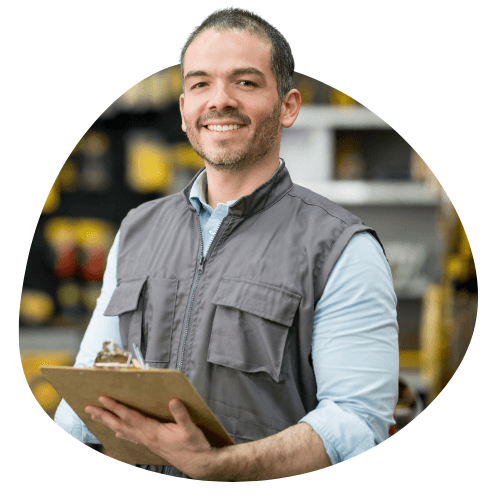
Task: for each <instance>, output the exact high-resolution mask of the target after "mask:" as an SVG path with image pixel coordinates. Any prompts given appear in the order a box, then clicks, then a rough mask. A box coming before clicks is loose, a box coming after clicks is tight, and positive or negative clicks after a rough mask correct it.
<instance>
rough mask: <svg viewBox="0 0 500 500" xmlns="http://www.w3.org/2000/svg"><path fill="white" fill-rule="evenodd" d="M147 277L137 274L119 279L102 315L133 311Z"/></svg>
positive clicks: (116, 314) (115, 314)
mask: <svg viewBox="0 0 500 500" xmlns="http://www.w3.org/2000/svg"><path fill="white" fill-rule="evenodd" d="M147 279H148V277H147V276H139V277H134V278H126V279H124V280H122V281H120V282H119V283H118V285H117V286H116V289H115V291H114V292H113V296H112V297H111V300H110V301H109V304H108V307H107V308H106V310H105V311H104V316H118V315H119V314H123V313H125V312H129V311H135V310H136V309H137V305H138V303H139V297H140V296H141V291H142V288H143V286H144V283H146V281H147Z"/></svg>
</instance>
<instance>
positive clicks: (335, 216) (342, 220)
mask: <svg viewBox="0 0 500 500" xmlns="http://www.w3.org/2000/svg"><path fill="white" fill-rule="evenodd" d="M290 191H291V190H290ZM289 193H290V192H288V193H287V194H288V195H289V196H291V197H292V198H298V199H299V200H300V201H301V202H302V203H305V204H306V205H309V206H310V207H317V208H321V210H324V211H325V212H326V213H327V214H328V215H329V216H330V217H334V218H335V219H338V220H339V221H341V222H343V223H344V224H345V225H346V226H349V225H350V224H349V223H348V222H346V221H345V220H344V219H341V218H340V217H338V216H337V215H333V214H331V213H330V212H329V211H328V210H327V209H326V208H324V207H322V206H321V205H316V204H314V203H309V202H307V201H305V200H304V199H303V198H301V197H300V196H297V195H296V194H289Z"/></svg>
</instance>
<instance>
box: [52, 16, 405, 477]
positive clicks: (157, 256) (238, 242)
mask: <svg viewBox="0 0 500 500" xmlns="http://www.w3.org/2000/svg"><path fill="white" fill-rule="evenodd" d="M293 69H294V68H293V58H292V55H291V51H290V48H289V46H288V43H287V42H286V40H285V39H284V38H283V37H282V36H281V34H280V33H279V32H278V31H277V30H276V29H274V28H273V27H272V26H270V25H269V24H268V23H266V22H265V21H264V20H262V19H261V18H259V17H257V16H255V15H254V14H251V13H249V12H246V11H242V10H240V9H226V10H224V11H219V12H216V13H214V14H212V16H209V17H208V18H207V19H206V20H205V21H204V23H203V24H202V25H201V26H200V27H199V28H197V29H196V30H195V31H194V32H193V34H192V35H191V37H190V38H189V39H188V41H187V42H186V45H185V47H184V49H183V51H182V54H181V71H182V76H183V81H184V93H183V94H182V95H181V97H180V110H181V115H182V128H183V130H184V131H185V132H186V134H187V136H188V138H189V141H190V142H191V144H192V146H193V148H194V149H195V150H196V152H197V153H198V154H199V155H200V156H201V157H202V158H203V159H204V161H205V165H206V168H205V169H204V170H202V172H201V173H200V174H199V175H198V176H197V177H196V178H195V179H194V180H193V181H192V182H191V183H190V184H189V185H188V186H187V188H186V189H185V190H184V191H183V192H182V193H178V194H175V195H172V196H167V197H165V198H162V199H160V200H155V201H153V202H150V203H146V204H144V205H142V206H140V207H139V208H137V209H135V210H133V211H132V212H131V213H130V214H129V215H128V216H127V217H126V218H125V220H124V221H123V224H122V226H121V229H120V233H119V237H117V239H116V241H115V244H114V246H113V248H112V250H111V252H110V256H109V259H108V266H107V270H106V275H105V278H104V284H103V291H102V294H101V297H100V299H99V302H98V305H97V307H96V310H95V312H94V315H93V318H92V320H91V323H90V325H89V328H88V330H87V332H86V335H85V338H84V340H83V342H82V346H81V350H80V353H79V355H78V358H77V363H76V365H83V364H85V363H88V362H91V361H92V359H93V356H95V353H96V351H98V350H99V349H100V346H102V342H103V340H115V341H117V342H119V343H120V345H122V346H123V347H124V348H125V349H129V348H130V347H131V345H132V343H134V342H137V343H139V344H140V345H141V350H142V352H143V355H144V357H145V359H146V362H148V363H149V364H150V365H151V366H155V367H162V368H166V367H169V368H177V369H180V370H182V371H183V372H184V373H185V374H186V375H187V377H188V378H189V379H190V380H191V382H192V383H193V384H194V386H195V387H196V389H197V390H198V392H199V393H200V394H201V396H202V397H203V398H204V399H205V401H206V402H207V403H208V404H209V406H210V407H211V409H212V411H213V412H214V413H215V415H216V416H217V417H218V418H219V420H220V421H221V423H222V424H223V425H224V427H225V428H226V430H227V431H228V432H229V434H230V435H231V436H232V437H233V439H234V440H235V442H236V443H237V444H236V445H234V446H229V447H225V448H221V449H215V448H212V447H211V446H210V445H209V443H208V442H207V440H206V439H205V437H204V434H203V433H202V431H201V430H200V429H199V428H197V427H196V426H195V425H194V424H193V423H192V421H191V419H190V417H189V413H188V412H187V410H186V408H185V407H184V406H183V404H182V403H181V402H180V401H178V400H175V399H174V400H172V401H171V402H170V410H171V412H172V415H173V417H174V419H175V423H169V424H162V423H159V422H157V421H154V420H151V419H148V418H145V417H143V416H141V415H140V414H138V413H136V412H134V411H132V410H129V409H127V408H125V407H124V406H123V405H120V404H119V403H117V402H115V401H112V400H110V399H109V398H105V397H103V398H102V399H101V402H102V404H103V405H104V406H105V408H106V410H103V409H99V408H96V407H93V406H89V407H87V409H86V411H87V412H88V413H90V414H91V415H92V418H93V419H94V420H96V421H98V422H101V423H103V424H104V425H107V426H108V427H110V428H111V429H113V430H114V431H115V432H116V435H117V436H118V437H120V438H123V439H127V440H130V441H133V442H137V443H142V444H144V445H145V446H147V447H149V448H150V449H151V450H152V451H154V452H155V453H156V454H158V455H161V456H163V457H165V458H166V459H167V460H168V461H169V462H170V463H171V464H172V465H173V466H172V467H167V468H164V469H163V470H162V472H165V473H168V474H172V475H180V476H187V477H191V478H199V479H209V480H223V481H224V480H230V481H234V480H258V479H270V478H277V477H284V476H290V475H295V474H301V473H304V472H309V471H313V470H317V469H320V468H322V467H327V466H329V465H331V464H332V463H337V462H339V461H342V460H346V459H348V458H350V457H353V456H355V455H357V454H359V453H361V452H363V451H365V450H367V449H369V448H371V447H373V446H374V445H375V444H377V443H379V442H381V441H382V440H383V439H385V438H386V437H387V432H388V426H389V425H390V424H391V423H392V414H393V411H394V406H395V403H396V398H397V374H398V345H397V323H396V313H395V304H396V298H395V295H394V290H393V287H392V279H391V276H390V270H389V267H388V265H387V261H386V260H385V257H384V254H383V250H382V247H381V245H380V243H379V242H378V238H377V237H376V234H375V232H374V231H373V230H371V229H370V228H367V227H366V226H364V225H363V223H362V222H361V221H360V220H359V219H357V218H356V217H355V216H353V215H352V214H350V213H349V212H347V211H346V210H343V209H342V208H340V207H339V206H337V205H336V204H334V203H332V202H330V201H328V200H326V199H324V198H322V197H320V196H318V195H316V194H314V193H312V192H310V191H308V190H306V189H303V188H301V187H299V186H295V185H293V183H292V182H291V180H290V177H289V175H288V172H287V170H286V168H285V165H284V162H283V160H280V158H279V145H280V138H281V128H282V127H290V126H292V125H293V123H294V121H295V119H296V118H297V115H298V113H299V109H300V105H301V98H300V93H299V92H298V91H297V90H295V89H292V84H291V81H292V77H293ZM311 168H314V165H311ZM56 421H57V422H58V423H59V424H60V425H61V426H63V427H64V428H66V429H67V430H68V431H69V432H71V433H72V434H73V435H75V436H76V437H78V438H79V439H80V440H82V441H92V440H93V439H95V438H94V437H93V436H92V435H91V434H90V433H89V432H88V429H86V428H84V426H82V424H81V422H79V421H78V419H77V418H75V415H74V414H72V413H71V412H70V411H69V409H68V407H67V405H65V403H63V404H62V405H61V407H60V408H59V410H58V414H57V415H56ZM94 442H95V441H94Z"/></svg>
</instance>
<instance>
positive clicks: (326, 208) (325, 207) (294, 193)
mask: <svg viewBox="0 0 500 500" xmlns="http://www.w3.org/2000/svg"><path fill="white" fill-rule="evenodd" d="M287 194H288V196H291V197H292V198H294V199H295V200H297V202H298V203H301V204H303V205H304V206H305V207H311V210H314V211H315V212H316V215H317V216H318V217H321V216H324V217H325V218H327V219H328V218H334V219H337V220H341V221H342V222H344V223H345V224H346V225H347V226H351V225H353V224H360V223H361V220H360V219H359V218H358V217H356V215H354V214H352V213H351V212H349V211H348V210H346V209H345V208H343V207H341V206H340V205H338V204H337V203H335V202H334V201H332V200H329V199H328V198H325V197H324V196H321V195H320V194H318V193H315V192H314V191H311V190H310V189H307V188H305V187H303V186H299V185H298V184H294V185H293V188H292V189H291V190H290V191H289V192H288V193H287Z"/></svg>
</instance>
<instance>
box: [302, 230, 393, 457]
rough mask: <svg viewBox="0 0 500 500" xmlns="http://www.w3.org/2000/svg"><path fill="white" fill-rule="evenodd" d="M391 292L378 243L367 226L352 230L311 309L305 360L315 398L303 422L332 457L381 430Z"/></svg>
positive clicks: (376, 437) (388, 410) (386, 402)
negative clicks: (309, 345)
mask: <svg viewBox="0 0 500 500" xmlns="http://www.w3.org/2000/svg"><path fill="white" fill-rule="evenodd" d="M396 303H397V299H396V295H395V293H394V287H393V282H392V276H391V271H390V268H389V265H388V263H387V260H386V258H385V256H384V254H383V251H382V248H381V247H380V245H379V244H378V242H377V241H376V240H375V238H374V237H373V236H372V235H371V234H369V233H360V234H357V235H355V236H353V237H352V239H351V240H350V242H349V243H348V244H347V246H346V248H345V249H344V252H343V253H342V255H341V257H340V258H339V260H338V262H337V264H336V265H335V267H334V269H333V271H332V273H331V275H330V277H329V280H328V282H327V284H326V287H325V290H324V293H323V296H322V297H321V299H320V300H319V302H318V304H317V306H316V310H315V316H314V329H313V336H312V360H313V366H314V371H315V375H316V381H317V391H318V392H317V398H318V402H319V403H318V406H317V407H316V408H315V409H314V410H313V411H311V412H310V413H308V414H307V415H306V416H305V417H304V418H303V419H302V420H301V422H306V423H308V424H309V425H311V427H312V428H313V429H314V430H315V431H316V433H317V434H319V436H320V437H321V439H322V440H323V444H324V445H325V449H326V451H327V454H328V456H329V457H330V460H331V462H332V464H335V463H338V462H341V461H343V460H347V459H349V458H352V457H354V456H356V455H358V454H360V453H362V452H363V451H366V450H368V449H370V448H372V447H373V446H375V445H376V444H378V443H380V442H382V441H383V440H384V439H386V438H387V437H388V429H389V426H390V425H391V424H393V423H394V420H393V415H394V409H395V406H396V402H397V395H398V374H399V349H398V324H397V319H396Z"/></svg>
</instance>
